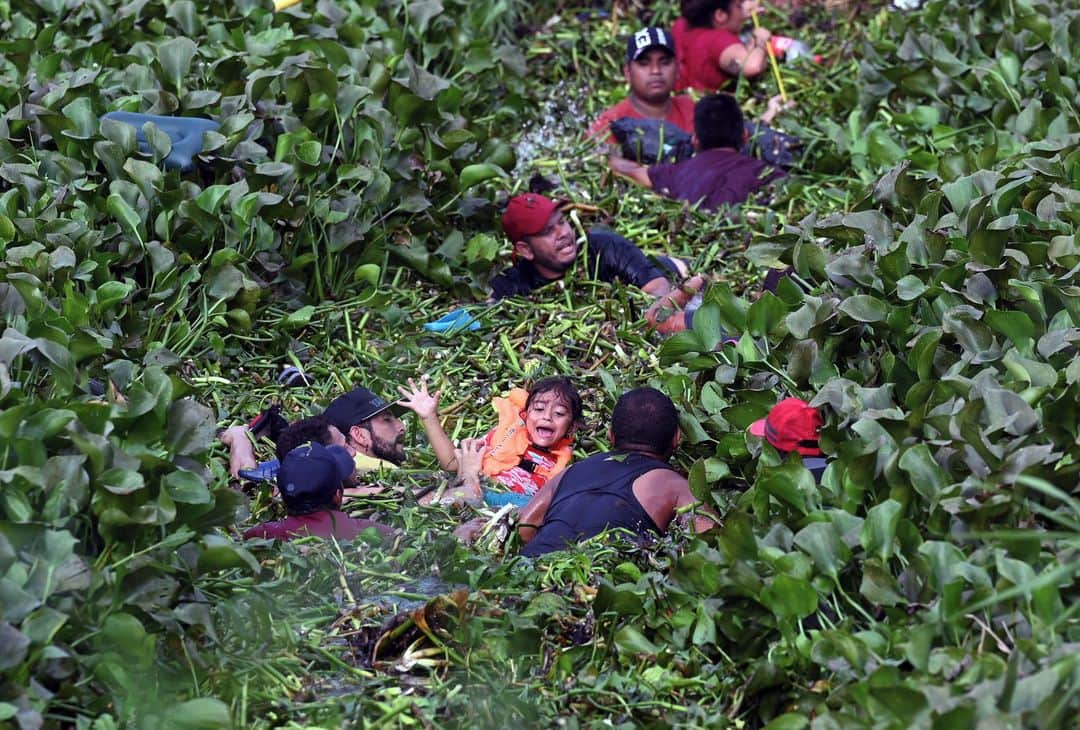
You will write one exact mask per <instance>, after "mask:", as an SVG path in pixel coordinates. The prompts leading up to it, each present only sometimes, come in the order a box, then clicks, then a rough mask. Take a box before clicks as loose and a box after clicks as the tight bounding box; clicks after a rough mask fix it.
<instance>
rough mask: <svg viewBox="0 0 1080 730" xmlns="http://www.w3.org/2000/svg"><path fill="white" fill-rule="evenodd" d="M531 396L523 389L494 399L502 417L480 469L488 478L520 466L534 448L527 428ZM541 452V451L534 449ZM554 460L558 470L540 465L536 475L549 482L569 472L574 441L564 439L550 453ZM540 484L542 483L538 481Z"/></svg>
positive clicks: (564, 437)
mask: <svg viewBox="0 0 1080 730" xmlns="http://www.w3.org/2000/svg"><path fill="white" fill-rule="evenodd" d="M528 399H529V392H528V391H527V390H525V389H524V388H514V389H513V390H511V391H510V392H509V393H507V394H506V397H505V398H493V399H492V400H491V405H492V406H494V407H495V412H496V413H498V414H499V425H498V426H496V427H495V428H494V429H492V431H491V433H489V434H488V438H487V442H488V451H487V453H486V454H484V459H483V461H482V462H481V465H480V466H481V469H482V471H483V472H484V474H486V475H487V476H489V477H494V476H497V475H498V474H501V473H502V472H504V471H506V470H507V469H513V468H514V467H515V466H518V465H519V464H520V463H521V458H522V457H523V456H524V455H525V451H526V450H527V449H528V448H529V446H531V444H530V442H529V431H528V430H527V429H526V428H525V417H524V415H525V402H526V401H527V400H528ZM534 448H538V447H534ZM548 451H549V452H550V453H551V456H552V458H553V459H554V460H555V466H554V467H552V468H550V469H545V468H544V467H542V466H539V465H537V469H536V471H534V472H533V473H534V474H535V475H537V476H540V477H542V478H543V481H545V482H546V481H547V480H548V479H550V478H551V477H553V476H555V475H556V474H558V473H559V472H560V471H562V470H563V469H565V468H566V466H567V464H569V463H570V460H571V459H573V458H574V439H573V438H572V437H570V436H563V437H562V438H561V439H559V442H558V443H557V444H555V445H554V446H552V447H551V448H550V449H549V450H548ZM537 481H539V480H537Z"/></svg>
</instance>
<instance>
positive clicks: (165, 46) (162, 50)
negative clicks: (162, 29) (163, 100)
mask: <svg viewBox="0 0 1080 730" xmlns="http://www.w3.org/2000/svg"><path fill="white" fill-rule="evenodd" d="M197 51H198V46H196V45H195V42H194V41H193V40H191V39H190V38H184V37H179V38H173V39H171V40H167V41H165V42H164V43H162V44H161V45H159V46H158V55H157V58H158V63H160V64H161V69H162V71H164V72H165V78H166V80H168V81H171V82H172V84H173V88H175V89H176V90H177V91H179V90H180V89H181V87H182V86H183V81H184V77H185V76H187V75H188V71H190V70H191V60H192V59H193V58H195V53H196V52H197Z"/></svg>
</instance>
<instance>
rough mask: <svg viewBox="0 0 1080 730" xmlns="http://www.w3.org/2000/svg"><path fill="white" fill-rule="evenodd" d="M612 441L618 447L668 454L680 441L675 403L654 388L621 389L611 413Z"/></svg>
mask: <svg viewBox="0 0 1080 730" xmlns="http://www.w3.org/2000/svg"><path fill="white" fill-rule="evenodd" d="M611 441H612V446H613V447H614V448H616V449H619V450H626V451H649V452H652V453H654V454H657V455H658V456H661V457H664V458H667V457H669V456H671V454H672V453H673V452H674V451H675V446H676V445H677V444H678V442H679V414H678V411H676V410H675V404H674V403H672V402H671V399H670V398H668V397H667V396H666V395H664V394H663V393H661V392H660V391H659V390H657V389H656V388H636V389H635V390H631V391H629V392H626V393H623V394H622V396H621V397H620V398H619V401H618V402H617V403H616V404H615V410H614V411H612V413H611Z"/></svg>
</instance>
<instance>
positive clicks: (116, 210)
mask: <svg viewBox="0 0 1080 730" xmlns="http://www.w3.org/2000/svg"><path fill="white" fill-rule="evenodd" d="M105 208H106V209H107V210H108V211H109V213H111V214H112V215H113V217H115V218H116V220H118V221H120V224H121V225H122V226H123V227H124V228H125V229H126V230H127V231H128V233H130V234H131V235H133V236H135V239H136V240H137V241H138V242H139V243H140V244H141V243H142V242H143V237H142V233H141V232H140V231H139V227H140V226H141V225H142V220H140V218H139V214H138V213H136V212H135V209H134V208H132V207H131V205H130V204H129V203H128V202H127V201H126V200H124V198H123V197H122V196H121V195H120V194H119V193H112V194H111V195H110V196H109V198H108V200H107V201H106V202H105Z"/></svg>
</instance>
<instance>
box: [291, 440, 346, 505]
mask: <svg viewBox="0 0 1080 730" xmlns="http://www.w3.org/2000/svg"><path fill="white" fill-rule="evenodd" d="M355 468H356V465H355V464H354V463H353V458H352V456H351V455H350V454H349V452H348V451H347V450H346V449H345V447H344V446H323V445H322V444H304V445H303V446H297V447H296V448H295V449H293V450H292V451H290V452H289V453H288V454H286V455H285V460H284V461H283V462H281V469H280V470H279V471H278V491H279V492H281V499H282V501H284V502H285V508H286V509H287V510H288V511H289V512H290V513H293V514H305V513H307V512H314V511H315V510H317V509H321V508H323V507H329V506H331V505H332V504H333V502H334V496H335V495H336V494H337V493H338V491H339V490H340V489H341V488H342V482H343V481H344V480H345V479H346V478H347V477H349V476H350V475H351V474H352V473H353V469H355Z"/></svg>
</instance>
